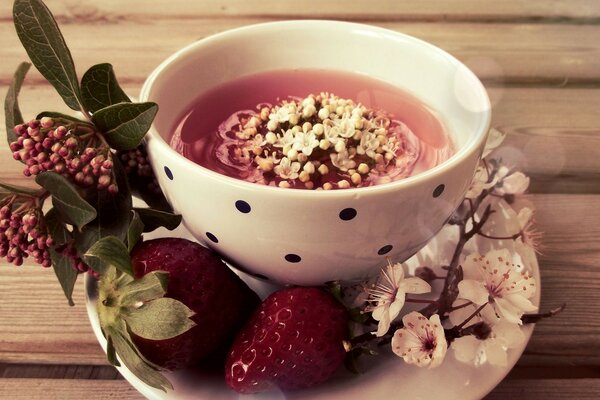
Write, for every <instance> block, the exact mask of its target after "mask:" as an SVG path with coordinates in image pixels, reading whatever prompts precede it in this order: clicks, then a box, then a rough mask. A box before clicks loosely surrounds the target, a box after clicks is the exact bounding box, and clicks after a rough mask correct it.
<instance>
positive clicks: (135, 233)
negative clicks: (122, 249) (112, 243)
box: [127, 209, 144, 252]
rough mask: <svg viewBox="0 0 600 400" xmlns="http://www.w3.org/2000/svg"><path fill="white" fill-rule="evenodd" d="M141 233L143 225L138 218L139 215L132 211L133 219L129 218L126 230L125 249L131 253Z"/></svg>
mask: <svg viewBox="0 0 600 400" xmlns="http://www.w3.org/2000/svg"><path fill="white" fill-rule="evenodd" d="M142 232H144V223H143V222H142V219H141V218H140V214H139V213H137V212H136V211H135V209H134V211H133V218H131V222H130V223H129V229H128V230H127V249H128V250H129V251H130V252H131V250H133V248H134V247H135V245H136V243H137V242H138V241H139V240H140V238H141V237H142Z"/></svg>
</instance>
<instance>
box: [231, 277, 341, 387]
mask: <svg viewBox="0 0 600 400" xmlns="http://www.w3.org/2000/svg"><path fill="white" fill-rule="evenodd" d="M348 322H349V317H348V313H347V311H346V309H345V308H344V306H343V305H342V304H341V303H339V302H338V301H337V300H336V299H335V298H334V297H333V296H332V295H331V294H329V293H328V292H325V291H324V290H321V289H319V288H310V287H295V288H286V289H282V290H280V291H277V292H275V293H273V294H272V295H271V296H269V297H267V298H266V299H265V300H264V301H263V302H262V303H261V305H260V306H259V307H258V308H257V309H256V311H255V312H254V314H253V315H252V317H251V318H250V320H249V321H248V322H247V323H246V325H245V326H244V328H243V329H242V330H241V332H240V333H239V334H238V336H237V337H236V339H235V342H234V343H233V346H232V347H231V349H230V351H229V354H228V355H227V361H226V367H225V378H226V381H227V384H228V385H229V386H230V387H231V388H232V389H234V390H235V391H237V392H240V393H256V392H261V391H265V390H269V389H271V388H274V387H277V388H279V389H281V390H293V389H301V388H306V387H309V386H313V385H316V384H319V383H321V382H323V381H325V380H327V379H328V378H329V377H330V376H331V375H332V374H333V373H334V372H335V371H336V370H337V369H338V367H339V366H340V365H342V363H343V361H344V356H345V353H346V352H345V350H344V343H343V342H344V340H346V339H347V338H348Z"/></svg>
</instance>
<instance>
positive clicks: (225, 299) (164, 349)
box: [131, 238, 260, 369]
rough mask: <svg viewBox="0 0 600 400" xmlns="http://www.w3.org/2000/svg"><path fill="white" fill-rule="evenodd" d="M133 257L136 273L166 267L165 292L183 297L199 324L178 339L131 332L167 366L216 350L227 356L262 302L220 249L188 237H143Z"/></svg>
mask: <svg viewBox="0 0 600 400" xmlns="http://www.w3.org/2000/svg"><path fill="white" fill-rule="evenodd" d="M131 262H132V265H133V269H134V274H135V277H136V278H141V277H142V276H144V275H146V274H148V273H150V272H152V271H158V270H161V271H165V272H168V273H169V278H168V279H169V281H168V286H167V292H166V294H165V297H170V298H173V299H175V300H179V301H180V302H182V303H183V304H185V305H186V306H188V307H189V308H190V309H191V310H192V311H194V313H195V315H193V316H192V317H191V320H192V321H194V322H195V323H196V326H194V327H193V328H191V329H190V330H188V331H187V332H185V333H183V334H181V335H179V336H176V337H174V338H171V339H164V340H150V339H145V338H142V337H140V336H137V335H132V338H133V341H134V343H135V344H136V346H137V348H138V349H139V350H140V352H141V353H142V354H143V355H144V356H145V357H146V358H147V359H148V360H150V361H151V362H153V363H154V364H157V365H159V366H161V367H164V368H167V369H182V368H186V367H189V366H193V365H197V364H198V363H199V362H200V361H202V360H203V359H205V358H207V357H208V356H214V355H215V354H216V355H217V358H218V357H219V356H220V357H221V359H222V358H224V355H225V352H226V351H227V349H228V347H229V345H230V344H231V342H232V341H233V338H234V337H235V334H236V333H237V331H238V330H239V329H240V328H241V327H242V326H243V324H244V322H245V321H246V320H247V319H248V317H249V316H250V314H251V313H252V311H253V309H254V308H255V307H256V306H257V305H258V303H259V301H260V300H259V298H258V296H257V295H256V294H255V293H254V292H253V291H251V290H250V289H249V288H248V286H246V284H245V283H244V282H243V281H242V280H241V279H240V278H239V277H238V276H237V275H236V274H234V273H233V272H232V271H231V270H230V269H229V268H228V267H227V266H226V265H225V264H224V263H223V262H222V261H221V259H220V258H219V257H218V255H217V254H216V253H214V252H213V251H211V250H209V249H207V248H205V247H202V246H200V245H199V244H197V243H194V242H191V241H189V240H185V239H178V238H162V239H155V240H149V241H146V242H143V243H141V244H139V245H137V246H136V247H135V248H134V250H133V252H132V254H131ZM221 362H222V361H221Z"/></svg>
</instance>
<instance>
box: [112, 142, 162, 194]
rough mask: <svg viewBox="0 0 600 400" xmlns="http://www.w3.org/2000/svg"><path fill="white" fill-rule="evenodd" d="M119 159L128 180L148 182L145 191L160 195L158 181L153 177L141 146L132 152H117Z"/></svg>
mask: <svg viewBox="0 0 600 400" xmlns="http://www.w3.org/2000/svg"><path fill="white" fill-rule="evenodd" d="M119 158H120V160H121V163H122V164H123V167H124V168H125V172H126V173H127V176H128V177H129V178H130V179H136V178H141V179H143V180H144V183H146V181H148V182H147V184H146V189H148V191H149V192H150V193H155V194H160V193H162V192H161V190H160V187H159V186H158V181H157V180H156V177H155V176H154V171H153V170H152V166H151V165H150V161H149V160H148V153H147V152H146V148H145V147H144V145H143V144H141V145H139V146H138V147H137V148H135V149H133V150H127V151H121V152H119Z"/></svg>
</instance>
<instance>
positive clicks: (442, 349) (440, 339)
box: [429, 314, 448, 368]
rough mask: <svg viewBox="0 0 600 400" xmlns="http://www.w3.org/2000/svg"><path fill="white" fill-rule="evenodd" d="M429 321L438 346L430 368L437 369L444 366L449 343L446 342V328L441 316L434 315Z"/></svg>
mask: <svg viewBox="0 0 600 400" xmlns="http://www.w3.org/2000/svg"><path fill="white" fill-rule="evenodd" d="M429 321H430V322H431V323H432V324H433V329H434V331H433V334H434V337H435V342H436V346H435V349H434V350H433V353H432V354H431V363H430V364H429V368H435V367H438V366H440V365H441V364H442V362H443V361H444V358H445V357H446V352H447V351H448V342H447V341H446V335H445V334H444V328H443V327H442V323H441V322H440V316H439V315H437V314H434V315H432V316H431V318H429Z"/></svg>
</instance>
